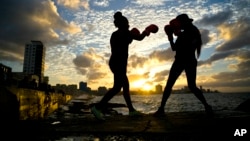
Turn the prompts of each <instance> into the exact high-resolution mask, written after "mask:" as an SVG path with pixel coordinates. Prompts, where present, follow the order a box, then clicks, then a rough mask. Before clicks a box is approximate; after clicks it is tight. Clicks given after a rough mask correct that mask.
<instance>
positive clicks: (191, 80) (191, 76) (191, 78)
mask: <svg viewBox="0 0 250 141" xmlns="http://www.w3.org/2000/svg"><path fill="white" fill-rule="evenodd" d="M196 67H197V61H196V60H195V61H194V62H192V63H190V64H188V65H187V67H186V69H185V72H186V76H187V81H188V87H189V89H190V90H191V92H192V93H194V95H195V96H196V97H197V98H198V99H199V100H200V101H201V103H202V104H203V105H204V107H205V110H206V112H207V114H208V115H209V116H212V115H213V110H212V107H211V106H210V105H208V103H207V101H206V99H205V97H204V95H203V93H202V91H201V90H200V89H199V88H197V86H196Z"/></svg>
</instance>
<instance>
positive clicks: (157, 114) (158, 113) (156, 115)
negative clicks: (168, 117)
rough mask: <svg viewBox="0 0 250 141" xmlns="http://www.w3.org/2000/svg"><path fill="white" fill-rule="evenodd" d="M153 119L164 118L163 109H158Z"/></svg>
mask: <svg viewBox="0 0 250 141" xmlns="http://www.w3.org/2000/svg"><path fill="white" fill-rule="evenodd" d="M153 115H154V116H155V117H161V116H165V112H164V109H163V108H159V109H158V110H157V111H156V112H155V113H154V114H153Z"/></svg>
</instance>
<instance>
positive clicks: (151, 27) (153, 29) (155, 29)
mask: <svg viewBox="0 0 250 141" xmlns="http://www.w3.org/2000/svg"><path fill="white" fill-rule="evenodd" d="M145 30H146V31H148V32H152V33H156V32H158V30H159V28H158V26H157V25H155V24H151V25H149V26H148V27H146V29H145Z"/></svg>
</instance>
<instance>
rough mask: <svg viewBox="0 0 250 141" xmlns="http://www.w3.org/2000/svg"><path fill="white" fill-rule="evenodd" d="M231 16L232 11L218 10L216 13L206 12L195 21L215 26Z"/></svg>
mask: <svg viewBox="0 0 250 141" xmlns="http://www.w3.org/2000/svg"><path fill="white" fill-rule="evenodd" d="M232 16H233V12H232V11H231V10H230V9H228V10H223V11H220V12H218V13H216V14H207V15H205V16H203V18H202V19H201V20H198V21H196V22H195V23H197V24H201V25H205V26H209V25H210V26H217V25H220V24H222V23H224V22H226V21H227V20H228V19H230V18H231V17H232Z"/></svg>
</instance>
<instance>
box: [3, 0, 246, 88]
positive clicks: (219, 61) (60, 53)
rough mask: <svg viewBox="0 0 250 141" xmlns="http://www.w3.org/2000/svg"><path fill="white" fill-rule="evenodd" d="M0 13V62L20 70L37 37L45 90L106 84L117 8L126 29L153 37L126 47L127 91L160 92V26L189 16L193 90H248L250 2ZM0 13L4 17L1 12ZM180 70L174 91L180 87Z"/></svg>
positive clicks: (166, 48) (10, 7)
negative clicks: (151, 29)
mask: <svg viewBox="0 0 250 141" xmlns="http://www.w3.org/2000/svg"><path fill="white" fill-rule="evenodd" d="M0 7H1V9H3V10H2V11H3V12H1V13H0V14H1V17H3V18H5V19H6V20H2V21H1V22H0V26H1V28H2V29H3V31H2V32H1V33H0V37H1V39H2V40H1V41H0V45H1V49H0V53H1V55H0V63H3V64H5V65H7V66H9V67H11V68H12V70H13V72H22V68H23V61H24V50H25V43H26V42H29V41H30V40H39V41H42V42H43V43H44V46H45V47H46V58H45V71H44V73H45V74H44V75H45V76H49V78H50V81H49V83H50V84H51V85H55V84H57V83H63V84H78V82H80V81H84V82H88V85H89V86H90V87H91V88H93V89H97V88H98V87H99V86H106V87H112V85H113V76H112V73H111V71H110V70H109V67H108V63H107V62H108V60H109V57H110V45H109V39H110V35H111V34H112V32H113V31H115V30H116V28H115V27H114V25H113V14H114V13H115V12H116V11H121V12H122V13H123V14H124V16H126V17H127V18H128V20H129V22H130V29H132V28H133V27H137V28H138V29H139V30H140V31H143V30H144V28H145V27H146V26H148V25H150V24H156V25H158V27H159V32H158V33H156V34H151V35H150V36H149V37H146V38H145V40H143V41H142V42H137V41H133V42H132V43H131V44H130V48H129V55H130V56H129V59H128V73H127V74H128V77H129V80H130V86H131V90H134V89H144V90H150V89H151V90H152V89H154V86H155V85H157V84H161V85H162V86H163V87H164V86H165V83H166V81H167V77H168V74H169V69H170V66H171V64H172V62H173V59H174V52H172V51H171V49H170V45H169V42H168V40H167V36H166V35H165V33H164V30H163V27H164V26H165V25H166V24H168V22H169V21H170V20H171V19H173V18H175V17H176V16H177V15H178V14H181V13H187V14H188V15H189V16H190V17H191V18H193V19H194V24H195V25H196V26H197V27H198V28H199V29H200V31H201V33H202V37H203V47H202V51H201V56H200V58H199V59H198V61H199V62H198V68H197V85H198V86H200V85H202V86H204V87H206V88H211V89H216V90H219V91H222V92H246V91H250V87H249V86H250V85H249V84H250V74H249V72H250V70H249V69H250V68H249V64H250V58H249V57H250V49H249V45H250V41H249V37H250V33H249V32H246V31H249V30H250V24H249V23H250V18H249V16H248V13H249V10H250V1H243V0H239V1H228V0H225V1H223V0H207V1H204V0H199V1H191V0H188V1H184V0H180V1H174V0H159V1H151V0H135V1H132V0H127V1H119V2H117V1H113V0H100V1H97V0H93V1H89V0H79V1H69V0H45V1H39V0H27V1H14V0H9V1H5V0H4V1H3V2H2V4H1V6H0ZM6 13H8V14H6ZM186 85H187V82H186V76H185V73H184V72H183V73H182V75H181V77H180V78H179V79H178V80H177V82H176V85H175V87H174V89H178V88H182V87H183V86H186Z"/></svg>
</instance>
